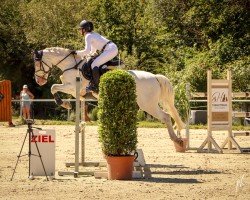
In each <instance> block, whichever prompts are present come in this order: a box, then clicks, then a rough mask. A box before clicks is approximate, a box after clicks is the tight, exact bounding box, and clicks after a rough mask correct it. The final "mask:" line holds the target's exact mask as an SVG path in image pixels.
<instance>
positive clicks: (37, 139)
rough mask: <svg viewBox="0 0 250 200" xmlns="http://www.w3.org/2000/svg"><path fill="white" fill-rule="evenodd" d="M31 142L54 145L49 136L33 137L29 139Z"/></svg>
mask: <svg viewBox="0 0 250 200" xmlns="http://www.w3.org/2000/svg"><path fill="white" fill-rule="evenodd" d="M31 142H48V143H54V142H55V141H54V140H53V138H52V136H51V135H33V136H32V138H31Z"/></svg>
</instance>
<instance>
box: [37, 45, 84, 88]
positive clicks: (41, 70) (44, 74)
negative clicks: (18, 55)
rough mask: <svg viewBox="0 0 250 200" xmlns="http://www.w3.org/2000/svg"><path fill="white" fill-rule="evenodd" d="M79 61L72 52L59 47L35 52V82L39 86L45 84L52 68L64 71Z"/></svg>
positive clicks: (78, 57)
mask: <svg viewBox="0 0 250 200" xmlns="http://www.w3.org/2000/svg"><path fill="white" fill-rule="evenodd" d="M72 55H73V56H72ZM79 59H80V56H75V54H74V51H71V50H69V49H64V48H60V47H52V48H46V49H44V50H40V51H37V50H35V51H34V62H35V79H36V82H37V83H38V84H39V85H40V86H41V85H44V84H46V83H47V79H48V76H49V74H50V71H51V69H52V67H53V66H57V67H59V68H60V69H61V70H62V71H64V70H65V68H66V67H68V66H72V65H74V64H76V61H77V60H79ZM59 65H60V66H59Z"/></svg>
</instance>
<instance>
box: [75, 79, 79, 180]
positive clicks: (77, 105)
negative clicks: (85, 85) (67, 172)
mask: <svg viewBox="0 0 250 200" xmlns="http://www.w3.org/2000/svg"><path fill="white" fill-rule="evenodd" d="M79 124H80V77H79V76H77V77H76V121H75V171H74V177H75V178H76V177H78V173H79V133H80V126H79Z"/></svg>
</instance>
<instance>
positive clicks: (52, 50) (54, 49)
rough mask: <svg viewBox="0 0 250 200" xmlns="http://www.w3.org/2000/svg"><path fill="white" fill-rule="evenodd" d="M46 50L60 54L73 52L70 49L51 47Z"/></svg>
mask: <svg viewBox="0 0 250 200" xmlns="http://www.w3.org/2000/svg"><path fill="white" fill-rule="evenodd" d="M46 50H47V51H49V52H51V53H58V54H65V53H69V52H70V51H71V50H70V49H65V48H62V47H50V48H46Z"/></svg>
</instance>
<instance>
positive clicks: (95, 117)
mask: <svg viewBox="0 0 250 200" xmlns="http://www.w3.org/2000/svg"><path fill="white" fill-rule="evenodd" d="M89 118H90V120H91V121H97V120H98V107H95V108H93V109H92V110H91V112H90V116H89Z"/></svg>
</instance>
